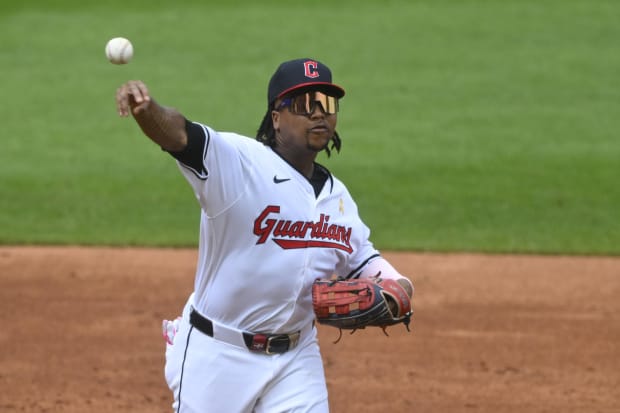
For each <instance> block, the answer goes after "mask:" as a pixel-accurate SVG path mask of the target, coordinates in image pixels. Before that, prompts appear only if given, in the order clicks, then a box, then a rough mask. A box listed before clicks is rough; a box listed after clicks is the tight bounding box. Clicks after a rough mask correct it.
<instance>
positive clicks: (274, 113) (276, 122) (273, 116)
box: [271, 110, 280, 131]
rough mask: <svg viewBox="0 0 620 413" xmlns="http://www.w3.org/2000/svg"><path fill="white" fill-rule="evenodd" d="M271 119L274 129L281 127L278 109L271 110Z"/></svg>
mask: <svg viewBox="0 0 620 413" xmlns="http://www.w3.org/2000/svg"><path fill="white" fill-rule="evenodd" d="M271 121H272V122H273V129H274V130H276V131H277V130H279V129H280V112H279V111H277V110H272V111H271Z"/></svg>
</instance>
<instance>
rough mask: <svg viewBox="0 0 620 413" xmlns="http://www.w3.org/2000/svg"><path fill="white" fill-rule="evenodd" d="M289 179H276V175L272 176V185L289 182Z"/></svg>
mask: <svg viewBox="0 0 620 413" xmlns="http://www.w3.org/2000/svg"><path fill="white" fill-rule="evenodd" d="M290 180H291V178H278V175H274V176H273V183H274V184H281V183H282V182H286V181H290Z"/></svg>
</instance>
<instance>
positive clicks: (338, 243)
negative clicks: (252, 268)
mask: <svg viewBox="0 0 620 413" xmlns="http://www.w3.org/2000/svg"><path fill="white" fill-rule="evenodd" d="M279 213H280V207H279V206H275V205H269V206H267V207H266V208H265V209H264V210H263V212H261V213H260V215H259V216H258V218H256V220H255V221H254V235H256V236H258V241H256V243H257V244H263V243H265V241H267V238H269V236H270V235H271V236H272V237H273V241H274V242H275V243H276V244H278V245H279V246H280V247H282V248H283V249H293V248H336V249H339V250H343V251H346V252H348V253H351V252H352V251H353V248H351V228H350V227H349V228H347V227H343V226H341V225H336V224H330V223H329V215H325V214H321V217H320V219H319V220H318V221H316V222H315V221H291V220H284V219H274V218H270V216H275V217H276V218H277V214H279Z"/></svg>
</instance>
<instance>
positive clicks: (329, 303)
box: [312, 277, 412, 335]
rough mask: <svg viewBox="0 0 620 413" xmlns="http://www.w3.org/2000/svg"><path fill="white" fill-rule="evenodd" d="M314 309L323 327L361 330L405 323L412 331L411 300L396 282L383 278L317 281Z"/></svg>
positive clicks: (314, 293) (314, 292) (313, 300)
mask: <svg viewBox="0 0 620 413" xmlns="http://www.w3.org/2000/svg"><path fill="white" fill-rule="evenodd" d="M312 305H313V307H314V313H315V315H316V320H317V322H318V323H319V324H325V325H330V326H332V327H337V328H339V329H341V330H342V329H345V330H353V331H355V330H357V329H360V328H365V327H381V329H383V332H384V333H385V334H386V335H387V332H386V331H385V329H386V328H387V327H388V326H391V325H394V324H399V323H403V324H404V325H405V327H406V328H407V331H409V323H410V321H411V314H412V311H411V299H410V298H409V295H408V294H407V292H406V291H405V289H404V288H403V287H402V286H401V285H400V284H399V283H398V282H396V281H395V280H391V279H381V278H379V277H372V278H363V279H356V280H344V279H341V278H340V279H335V280H325V279H317V280H315V281H314V284H313V285H312Z"/></svg>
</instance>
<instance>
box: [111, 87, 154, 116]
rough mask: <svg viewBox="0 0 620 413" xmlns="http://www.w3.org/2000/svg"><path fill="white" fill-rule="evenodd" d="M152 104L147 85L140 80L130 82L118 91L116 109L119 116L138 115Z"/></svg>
mask: <svg viewBox="0 0 620 413" xmlns="http://www.w3.org/2000/svg"><path fill="white" fill-rule="evenodd" d="M150 103H151V96H150V95H149V90H148V88H147V87H146V85H145V84H144V83H143V82H142V81H140V80H130V81H128V82H126V83H124V84H123V85H122V86H121V87H119V88H118V89H117V90H116V107H117V109H118V114H119V116H123V117H126V116H129V113H130V111H131V113H132V114H133V115H136V114H138V113H140V112H141V111H143V110H145V109H146V108H147V107H148V106H149V104H150Z"/></svg>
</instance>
